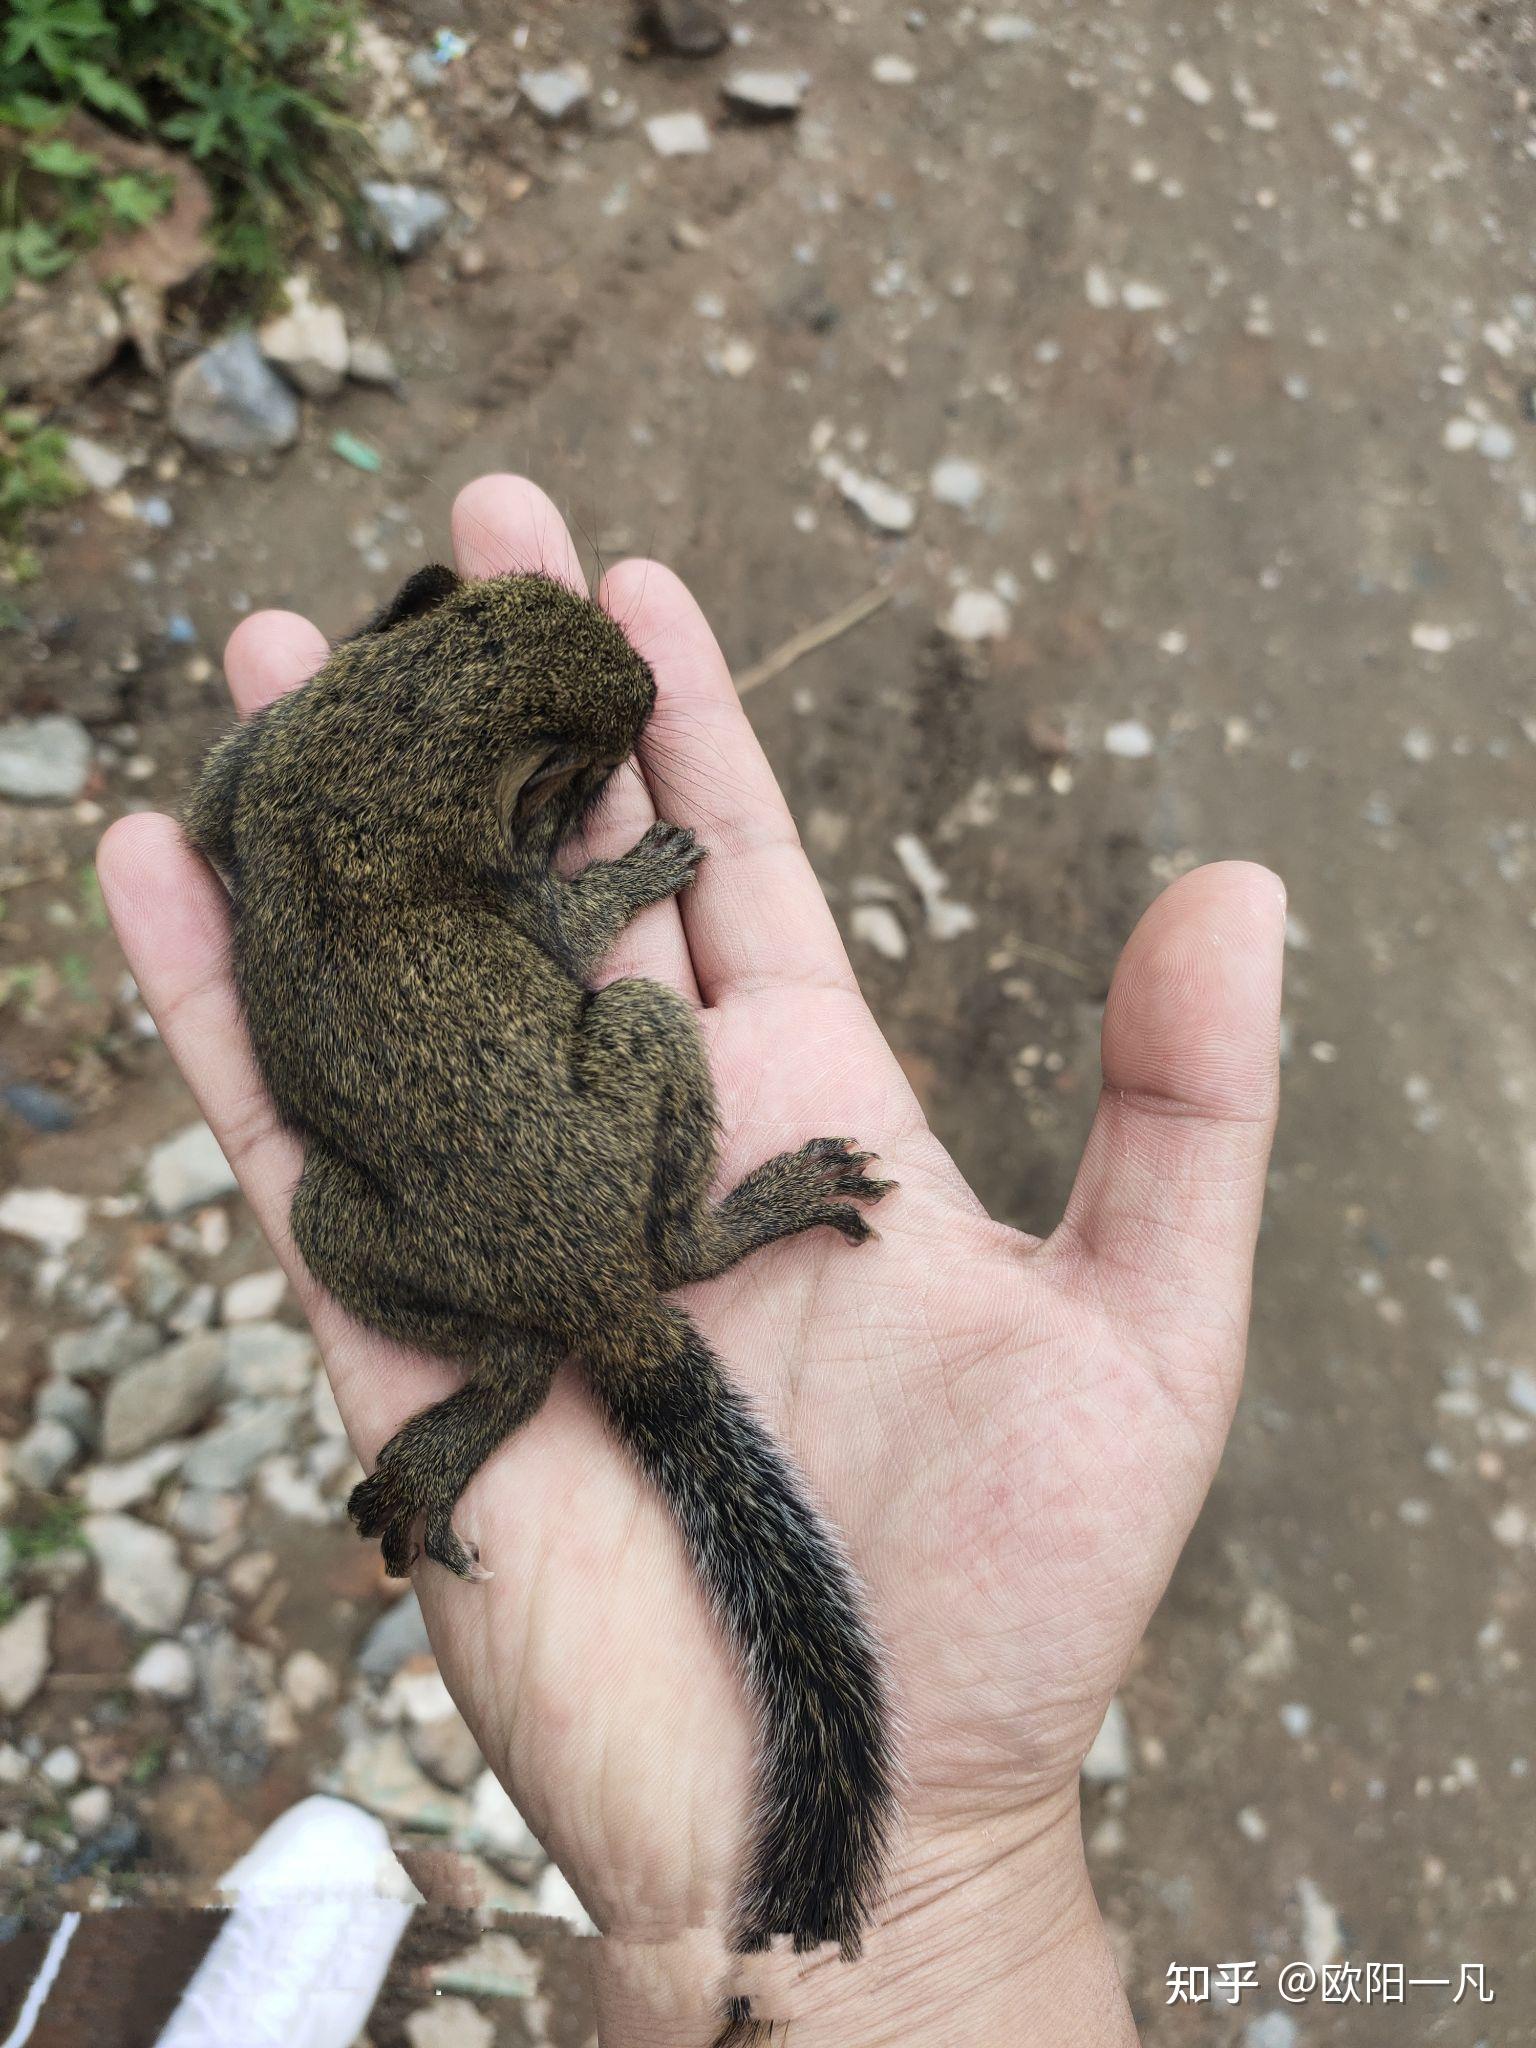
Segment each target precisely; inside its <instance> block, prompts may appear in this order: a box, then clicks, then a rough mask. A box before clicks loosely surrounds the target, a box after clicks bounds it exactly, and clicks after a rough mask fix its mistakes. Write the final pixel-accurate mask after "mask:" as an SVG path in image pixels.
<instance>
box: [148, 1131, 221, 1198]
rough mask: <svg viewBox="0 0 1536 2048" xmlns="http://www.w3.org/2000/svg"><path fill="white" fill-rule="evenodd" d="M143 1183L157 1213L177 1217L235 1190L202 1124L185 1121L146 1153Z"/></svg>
mask: <svg viewBox="0 0 1536 2048" xmlns="http://www.w3.org/2000/svg"><path fill="white" fill-rule="evenodd" d="M144 1186H145V1190H146V1192H147V1193H148V1195H149V1199H150V1201H151V1203H152V1204H153V1205H154V1209H155V1213H156V1215H158V1216H180V1215H182V1214H183V1213H184V1212H185V1211H186V1210H188V1209H199V1208H201V1207H202V1206H203V1204H204V1203H205V1202H218V1201H222V1199H223V1198H224V1197H225V1196H226V1195H232V1194H233V1193H234V1191H235V1187H236V1181H235V1176H234V1172H233V1169H232V1168H231V1166H230V1164H229V1161H228V1160H227V1159H226V1158H225V1157H224V1154H223V1153H222V1152H221V1151H220V1149H219V1141H218V1139H217V1138H216V1137H215V1136H214V1135H213V1132H212V1131H211V1130H209V1128H208V1126H207V1125H206V1124H204V1123H196V1124H189V1125H188V1126H187V1128H186V1129H185V1130H184V1131H178V1132H177V1133H176V1135H175V1137H174V1138H167V1139H166V1140H165V1143H164V1144H163V1145H157V1146H156V1147H155V1149H154V1151H153V1152H151V1153H150V1155H149V1163H148V1164H147V1166H146V1167H145V1169H144Z"/></svg>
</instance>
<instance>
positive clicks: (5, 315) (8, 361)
mask: <svg viewBox="0 0 1536 2048" xmlns="http://www.w3.org/2000/svg"><path fill="white" fill-rule="evenodd" d="M122 339H123V323H122V320H121V318H120V317H119V315H118V311H117V308H116V307H115V306H114V305H113V304H112V302H111V300H110V299H109V298H107V296H106V294H105V293H104V292H103V291H102V290H101V288H100V287H99V286H98V285H97V284H95V283H93V282H92V280H91V279H90V278H89V277H88V276H87V275H86V265H85V264H83V263H79V264H76V265H75V266H74V268H73V269H72V270H69V271H66V272H65V274H64V276H63V277H56V278H54V279H52V280H51V281H50V282H49V283H48V284H47V285H38V284H34V283H33V282H32V281H31V280H30V279H29V278H23V279H21V280H20V281H19V282H18V284H17V286H16V289H15V291H14V293H13V294H12V296H11V299H10V302H9V304H8V305H6V306H5V307H4V308H3V309H0V386H4V388H5V390H6V391H7V392H9V393H10V395H11V396H12V397H13V398H19V397H22V396H23V395H25V394H26V393H28V392H33V391H38V392H48V393H62V392H65V391H72V390H73V389H74V388H75V387H76V385H79V384H88V383H89V382H90V380H91V379H92V378H93V377H99V376H100V374H101V372H102V371H103V370H104V369H105V368H106V367H107V365H108V363H110V362H111V360H112V358H113V357H114V356H115V355H116V354H117V351H118V349H119V347H120V346H121V344H122Z"/></svg>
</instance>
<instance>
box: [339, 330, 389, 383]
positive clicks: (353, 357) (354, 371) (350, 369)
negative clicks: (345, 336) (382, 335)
mask: <svg viewBox="0 0 1536 2048" xmlns="http://www.w3.org/2000/svg"><path fill="white" fill-rule="evenodd" d="M347 375H348V376H349V377H351V378H354V379H355V380H356V382H357V383H359V384H381V385H383V386H384V388H385V389H386V390H388V391H393V390H394V389H395V388H396V386H397V385H398V384H399V382H400V372H399V369H398V368H397V367H396V364H395V359H394V357H393V356H392V355H391V354H390V351H389V349H388V347H387V346H386V345H385V343H383V342H382V341H379V340H378V339H377V338H376V337H374V336H373V335H367V334H364V335H356V334H355V335H353V337H352V340H351V343H350V344H349V347H348V351H347Z"/></svg>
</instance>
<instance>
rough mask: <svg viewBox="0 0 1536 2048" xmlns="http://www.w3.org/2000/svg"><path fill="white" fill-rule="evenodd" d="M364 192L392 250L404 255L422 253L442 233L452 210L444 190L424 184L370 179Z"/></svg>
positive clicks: (375, 220)
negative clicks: (436, 189)
mask: <svg viewBox="0 0 1536 2048" xmlns="http://www.w3.org/2000/svg"><path fill="white" fill-rule="evenodd" d="M362 192H363V198H364V201H365V202H366V204H367V207H368V211H369V212H370V213H371V214H372V215H373V219H374V224H375V226H376V227H377V228H378V230H379V233H380V234H381V235H382V236H383V238H384V241H385V242H386V244H387V245H388V247H389V249H390V251H391V253H392V254H393V255H395V256H399V257H401V258H406V257H410V256H419V255H420V253H421V251H422V250H423V249H425V248H426V247H427V245H428V243H430V242H434V241H435V240H436V239H437V237H438V236H439V235H440V234H441V233H442V231H443V229H444V228H445V227H446V226H447V225H448V221H449V219H450V217H451V215H452V213H453V208H452V207H451V206H450V205H449V203H448V201H447V200H446V199H445V198H444V197H443V195H442V193H441V192H433V191H432V190H431V189H430V188H429V187H427V186H425V185H402V184H395V183H392V182H390V181H388V180H385V179H382V178H370V179H368V180H367V181H366V182H365V184H364V185H363V188H362Z"/></svg>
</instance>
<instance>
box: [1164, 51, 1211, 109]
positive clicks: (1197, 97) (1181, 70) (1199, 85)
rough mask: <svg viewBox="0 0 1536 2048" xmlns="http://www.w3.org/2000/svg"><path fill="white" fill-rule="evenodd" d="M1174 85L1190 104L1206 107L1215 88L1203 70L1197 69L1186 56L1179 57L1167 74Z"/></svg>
mask: <svg viewBox="0 0 1536 2048" xmlns="http://www.w3.org/2000/svg"><path fill="white" fill-rule="evenodd" d="M1168 75H1169V77H1170V78H1171V79H1172V80H1173V83H1174V87H1175V89H1176V90H1177V91H1179V92H1181V93H1182V94H1183V95H1184V97H1185V99H1187V100H1188V101H1189V103H1190V105H1191V106H1194V107H1208V106H1209V105H1210V103H1211V101H1212V99H1213V98H1214V97H1215V93H1216V88H1215V86H1213V85H1212V84H1211V81H1210V80H1209V79H1208V78H1207V77H1206V75H1205V73H1204V72H1203V71H1197V70H1196V69H1195V67H1194V65H1193V64H1191V63H1190V61H1189V59H1188V58H1187V57H1185V58H1181V59H1180V61H1179V62H1178V63H1177V64H1175V65H1174V67H1173V69H1172V71H1171V72H1170V73H1169V74H1168Z"/></svg>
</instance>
